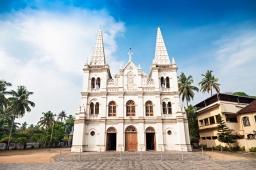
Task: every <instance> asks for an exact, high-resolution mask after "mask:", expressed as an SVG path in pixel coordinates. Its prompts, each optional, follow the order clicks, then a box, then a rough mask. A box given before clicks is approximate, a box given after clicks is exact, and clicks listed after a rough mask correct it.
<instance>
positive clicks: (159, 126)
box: [156, 123, 164, 151]
mask: <svg viewBox="0 0 256 170" xmlns="http://www.w3.org/2000/svg"><path fill="white" fill-rule="evenodd" d="M156 126H157V129H156V139H157V140H156V142H157V143H156V150H157V151H161V148H162V150H164V141H163V126H162V123H157V124H156Z"/></svg>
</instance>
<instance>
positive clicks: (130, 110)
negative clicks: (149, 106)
mask: <svg viewBox="0 0 256 170" xmlns="http://www.w3.org/2000/svg"><path fill="white" fill-rule="evenodd" d="M126 116H135V103H134V101H132V100H129V101H128V102H127V103H126Z"/></svg>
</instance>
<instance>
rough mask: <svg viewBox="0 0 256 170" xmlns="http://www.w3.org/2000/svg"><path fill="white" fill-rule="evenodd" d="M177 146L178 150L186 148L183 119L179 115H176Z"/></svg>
mask: <svg viewBox="0 0 256 170" xmlns="http://www.w3.org/2000/svg"><path fill="white" fill-rule="evenodd" d="M177 147H178V149H179V150H180V151H181V150H182V148H183V150H184V149H185V148H187V145H186V134H185V128H184V120H183V118H181V117H177Z"/></svg>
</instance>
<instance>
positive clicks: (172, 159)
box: [0, 151, 256, 170]
mask: <svg viewBox="0 0 256 170" xmlns="http://www.w3.org/2000/svg"><path fill="white" fill-rule="evenodd" d="M255 167H256V161H255V159H246V160H213V159H212V158H211V157H210V156H208V155H206V154H203V155H202V153H201V152H179V151H175V152H173V151H172V152H167V151H165V152H153V151H152V152H139V151H137V152H112V151H109V152H101V153H100V152H82V153H81V154H80V153H65V154H59V155H56V156H55V157H53V158H52V159H51V163H33V164H21V163H19V164H1V165H0V169H1V170H2V169H3V170H6V169H11V170H23V169H29V170H33V169H35V170H38V169H47V170H53V169H63V170H64V169H92V170H100V169H114V170H119V169H147V170H148V169H150V170H151V169H152V170H155V169H159V170H164V169H177V170H179V169H180V170H184V169H193V170H194V169H216V170H217V169H218V170H220V169H225V170H228V169H232V170H236V169H237V170H240V169H243V170H247V169H248V170H251V169H255Z"/></svg>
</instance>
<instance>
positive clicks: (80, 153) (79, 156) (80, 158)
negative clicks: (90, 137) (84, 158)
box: [79, 149, 81, 161]
mask: <svg viewBox="0 0 256 170" xmlns="http://www.w3.org/2000/svg"><path fill="white" fill-rule="evenodd" d="M79 161H81V149H80V155H79Z"/></svg>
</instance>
